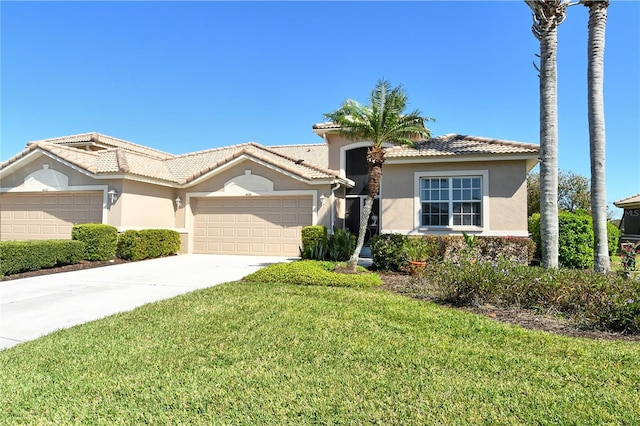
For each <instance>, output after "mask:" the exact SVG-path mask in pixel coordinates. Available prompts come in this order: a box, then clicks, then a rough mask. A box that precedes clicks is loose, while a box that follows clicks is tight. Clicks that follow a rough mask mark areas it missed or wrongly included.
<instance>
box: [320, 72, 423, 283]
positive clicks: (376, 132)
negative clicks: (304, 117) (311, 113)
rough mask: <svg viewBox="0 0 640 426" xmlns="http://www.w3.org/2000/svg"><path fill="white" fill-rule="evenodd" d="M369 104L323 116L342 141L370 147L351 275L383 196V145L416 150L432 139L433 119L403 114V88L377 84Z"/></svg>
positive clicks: (344, 107)
mask: <svg viewBox="0 0 640 426" xmlns="http://www.w3.org/2000/svg"><path fill="white" fill-rule="evenodd" d="M370 102H371V104H370V105H362V104H360V103H359V102H357V101H355V100H352V99H348V100H346V101H345V102H344V103H343V104H342V106H341V107H340V108H338V109H337V110H335V111H333V112H330V113H327V114H324V117H325V119H328V120H331V121H332V122H334V123H336V124H338V125H339V126H340V129H339V133H340V134H341V135H342V136H343V137H345V138H347V139H350V140H358V141H368V142H370V143H371V145H370V147H369V150H368V152H367V163H368V166H369V172H368V180H369V192H368V194H367V198H366V200H365V203H364V207H363V211H362V218H361V220H360V229H359V231H358V240H357V242H356V248H355V250H354V252H353V255H352V256H351V258H350V259H349V263H348V267H349V269H351V270H352V271H355V269H356V266H357V264H358V259H359V257H360V252H361V251H362V246H363V245H364V237H365V232H366V230H367V223H368V222H369V217H370V216H371V209H372V207H373V200H374V199H375V197H376V196H378V194H379V193H380V180H381V178H382V165H383V164H384V160H385V158H384V156H385V150H384V148H383V146H382V144H383V143H391V144H396V145H409V146H414V140H416V139H418V138H429V137H431V132H430V131H429V129H428V128H427V127H426V126H425V124H424V123H425V121H430V120H431V119H430V118H428V117H423V116H422V115H421V113H420V111H419V110H417V109H416V110H414V111H412V112H410V113H408V114H405V113H404V109H405V108H406V106H407V102H408V97H407V95H406V93H405V92H404V90H403V88H402V85H400V86H397V87H395V88H392V87H391V83H390V82H389V81H387V80H384V79H380V80H378V83H377V84H376V87H375V88H374V89H373V90H372V91H371V96H370Z"/></svg>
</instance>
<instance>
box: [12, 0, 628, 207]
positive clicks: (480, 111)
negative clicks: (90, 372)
mask: <svg viewBox="0 0 640 426" xmlns="http://www.w3.org/2000/svg"><path fill="white" fill-rule="evenodd" d="M587 21H588V9H587V8H586V7H584V6H582V5H576V6H572V7H570V8H569V9H568V13H567V18H566V20H565V21H564V22H563V23H562V24H561V25H560V27H559V35H558V108H559V160H558V163H559V167H560V169H561V170H566V171H571V172H574V173H577V174H580V175H583V176H585V177H589V176H590V166H589V131H588V121H587V80H586V79H587V31H588V30H587ZM531 24H532V16H531V11H530V9H529V7H528V6H527V5H526V4H525V3H524V1H501V2H498V1H496V2H487V1H423V2H417V1H413V2H366V1H357V2H321V1H317V2H286V1H280V2H266V1H261V2H245V1H241V2H207V1H195V2H125V1H112V2H109V1H93V2H79V1H71V2H53V1H46V2H29V1H22V2H11V1H1V2H0V26H1V29H0V37H1V38H0V48H1V49H0V52H1V53H0V160H1V161H4V160H7V159H8V158H10V157H12V156H13V155H15V154H17V153H18V152H19V151H20V150H22V149H23V148H24V147H25V145H26V143H27V142H29V141H32V140H38V139H46V138H53V137H58V136H66V135H72V134H78V133H85V132H98V133H103V134H106V135H109V136H113V137H116V138H120V139H125V140H128V141H131V142H134V143H138V144H141V145H146V146H149V147H153V148H156V149H159V150H162V151H166V152H170V153H173V154H182V153H186V152H193V151H199V150H204V149H209V148H215V147H219V146H226V145H234V144H239V143H244V142H248V141H254V142H258V143H260V144H262V145H265V146H273V145H284V144H305V143H322V140H321V139H320V138H319V137H318V136H316V135H315V134H313V132H312V130H311V126H312V125H313V124H314V123H318V122H322V121H324V120H323V114H324V113H327V112H330V111H332V110H334V109H336V108H338V107H339V106H340V105H341V104H342V102H343V101H344V100H345V99H347V98H352V99H356V100H358V101H360V102H363V103H367V102H368V99H369V94H370V92H371V89H372V88H373V87H374V86H375V84H376V82H377V81H378V80H379V79H380V78H385V79H388V80H390V81H391V83H392V84H393V85H394V86H395V85H399V84H402V85H403V87H404V89H405V91H406V93H407V94H408V95H409V102H410V104H409V107H408V110H413V109H416V108H418V109H419V110H420V111H421V112H422V114H423V115H426V116H429V117H433V118H435V119H436V121H435V122H432V123H430V125H429V127H430V129H431V131H432V134H433V135H434V136H438V135H443V134H447V133H460V134H468V135H474V136H483V137H489V138H496V139H506V140H513V141H519V142H527V143H535V144H538V143H539V89H538V88H539V80H538V75H537V71H536V70H535V68H534V65H533V63H534V62H537V61H538V58H537V57H536V54H537V53H538V52H539V43H538V40H537V39H536V38H535V37H534V36H533V34H532V32H531ZM604 90H605V117H606V135H607V166H606V167H607V201H608V202H609V205H610V207H611V211H612V212H613V213H614V217H619V216H620V214H621V210H619V209H616V208H615V207H613V205H612V204H611V203H612V202H613V201H616V200H619V199H622V198H625V197H628V196H630V195H633V194H637V193H640V2H638V1H621V0H620V1H616V0H612V1H611V4H610V6H609V12H608V21H607V29H606V51H605V87H604Z"/></svg>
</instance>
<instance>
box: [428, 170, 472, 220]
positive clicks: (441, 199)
mask: <svg viewBox="0 0 640 426" xmlns="http://www.w3.org/2000/svg"><path fill="white" fill-rule="evenodd" d="M482 196H483V176H472V175H470V176H453V177H426V176H421V177H419V199H420V214H419V217H420V219H419V225H420V226H442V227H445V226H448V227H454V226H476V227H482V208H483V205H482Z"/></svg>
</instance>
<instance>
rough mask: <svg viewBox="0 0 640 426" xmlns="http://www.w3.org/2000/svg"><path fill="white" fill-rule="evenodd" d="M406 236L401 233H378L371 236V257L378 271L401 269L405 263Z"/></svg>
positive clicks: (396, 270) (397, 270)
mask: <svg viewBox="0 0 640 426" xmlns="http://www.w3.org/2000/svg"><path fill="white" fill-rule="evenodd" d="M406 239H407V237H406V236H405V235H402V234H379V235H374V236H373V237H372V238H371V243H370V247H371V258H372V260H373V267H374V269H376V270H378V271H392V272H399V271H402V270H403V269H404V268H405V267H406V265H407V260H408V259H407V254H406V252H405V251H404V244H405V240H406Z"/></svg>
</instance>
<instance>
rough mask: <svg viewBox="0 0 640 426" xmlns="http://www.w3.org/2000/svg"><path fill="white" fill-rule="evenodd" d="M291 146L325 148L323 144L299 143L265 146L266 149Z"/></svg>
mask: <svg viewBox="0 0 640 426" xmlns="http://www.w3.org/2000/svg"><path fill="white" fill-rule="evenodd" d="M291 146H295V147H298V146H327V145H326V144H324V143H300V144H285V145H270V146H267V147H266V148H288V147H291Z"/></svg>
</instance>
